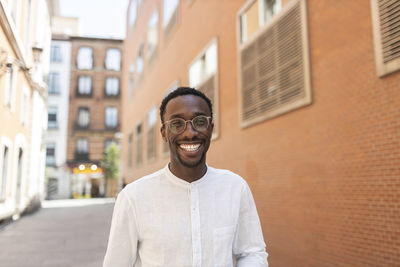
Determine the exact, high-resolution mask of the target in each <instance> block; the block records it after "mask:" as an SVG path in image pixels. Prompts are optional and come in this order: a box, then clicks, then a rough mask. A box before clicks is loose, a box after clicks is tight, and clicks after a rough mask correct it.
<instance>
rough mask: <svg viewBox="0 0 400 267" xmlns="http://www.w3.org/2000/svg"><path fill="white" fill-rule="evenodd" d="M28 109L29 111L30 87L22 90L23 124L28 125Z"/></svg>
mask: <svg viewBox="0 0 400 267" xmlns="http://www.w3.org/2000/svg"><path fill="white" fill-rule="evenodd" d="M28 111H29V89H28V88H27V87H25V88H24V90H23V92H22V105H21V117H20V118H21V124H22V125H26V123H27V121H28Z"/></svg>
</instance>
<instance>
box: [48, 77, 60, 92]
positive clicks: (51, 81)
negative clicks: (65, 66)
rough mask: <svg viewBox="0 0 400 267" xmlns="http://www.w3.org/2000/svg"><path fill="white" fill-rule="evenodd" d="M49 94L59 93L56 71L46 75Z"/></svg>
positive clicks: (58, 80) (58, 78)
mask: <svg viewBox="0 0 400 267" xmlns="http://www.w3.org/2000/svg"><path fill="white" fill-rule="evenodd" d="M47 79H48V86H49V94H51V95H55V94H59V93H60V74H59V73H58V72H50V73H49V76H48V78H47Z"/></svg>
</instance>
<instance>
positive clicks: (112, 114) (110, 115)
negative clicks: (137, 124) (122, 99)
mask: <svg viewBox="0 0 400 267" xmlns="http://www.w3.org/2000/svg"><path fill="white" fill-rule="evenodd" d="M117 126H118V108H116V107H107V108H106V128H109V129H114V128H116V127H117Z"/></svg>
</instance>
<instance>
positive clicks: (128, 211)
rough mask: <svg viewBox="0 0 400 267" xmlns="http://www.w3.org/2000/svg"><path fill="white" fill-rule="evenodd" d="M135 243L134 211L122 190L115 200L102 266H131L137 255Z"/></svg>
mask: <svg viewBox="0 0 400 267" xmlns="http://www.w3.org/2000/svg"><path fill="white" fill-rule="evenodd" d="M137 245H138V231H137V227H136V219H135V212H134V209H133V207H132V205H131V203H130V200H129V199H128V197H127V196H126V191H124V190H123V191H121V192H120V193H119V195H118V197H117V201H116V202H115V206H114V213H113V217H112V222H111V230H110V236H109V239H108V246H107V252H106V255H105V258H104V263H103V267H115V266H118V267H132V266H133V265H134V263H135V261H136V257H137Z"/></svg>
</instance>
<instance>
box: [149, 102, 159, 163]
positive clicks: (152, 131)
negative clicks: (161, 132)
mask: <svg viewBox="0 0 400 267" xmlns="http://www.w3.org/2000/svg"><path fill="white" fill-rule="evenodd" d="M156 123H157V107H156V106H154V107H153V108H152V109H151V110H150V111H149V113H148V115H147V159H149V160H150V159H154V158H155V157H156V153H157V150H156V138H157V136H156V134H157V131H156Z"/></svg>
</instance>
